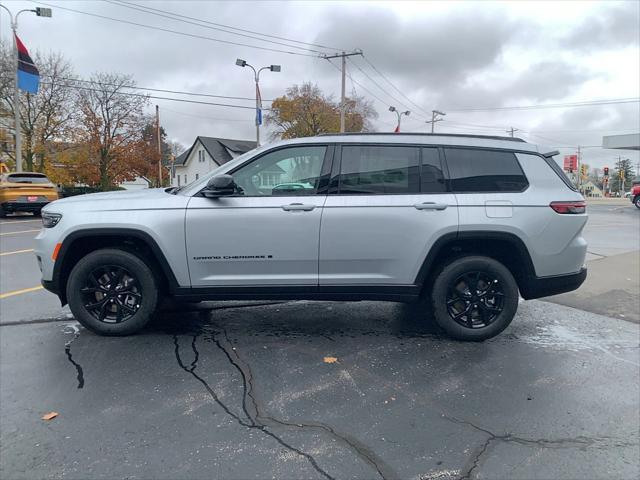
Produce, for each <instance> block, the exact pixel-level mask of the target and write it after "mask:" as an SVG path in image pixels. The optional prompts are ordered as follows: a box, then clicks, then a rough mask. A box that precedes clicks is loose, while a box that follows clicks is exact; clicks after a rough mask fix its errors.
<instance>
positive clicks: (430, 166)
mask: <svg viewBox="0 0 640 480" xmlns="http://www.w3.org/2000/svg"><path fill="white" fill-rule="evenodd" d="M420 184H421V186H422V187H421V192H422V193H438V192H445V191H446V190H447V186H446V185H445V182H444V175H443V174H442V164H441V163H440V155H439V154H438V149H437V148H423V149H422V170H421V171H420Z"/></svg>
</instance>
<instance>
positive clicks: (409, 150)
mask: <svg viewBox="0 0 640 480" xmlns="http://www.w3.org/2000/svg"><path fill="white" fill-rule="evenodd" d="M418 162H419V150H418V149H417V148H414V147H391V146H384V147H382V146H343V147H342V162H341V164H340V193H343V194H344V193H362V194H376V193H395V194H401V193H417V192H419V190H420V185H419V170H418Z"/></svg>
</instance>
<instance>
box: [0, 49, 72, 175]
mask: <svg viewBox="0 0 640 480" xmlns="http://www.w3.org/2000/svg"><path fill="white" fill-rule="evenodd" d="M34 57H35V59H34V61H35V63H36V65H37V66H38V69H39V70H40V77H41V79H40V88H39V89H38V93H37V94H30V93H24V92H20V95H19V99H20V100H19V101H20V128H21V132H22V136H23V142H22V148H23V158H24V162H25V164H26V169H27V170H28V171H32V170H34V166H36V158H37V169H38V170H39V171H43V170H44V167H45V159H46V152H47V143H48V142H50V141H52V140H60V139H62V138H63V137H64V134H65V129H66V128H68V127H69V126H70V125H71V122H72V120H73V115H72V112H73V111H74V110H73V103H74V97H75V92H74V89H73V87H74V86H75V82H74V80H73V77H74V73H73V69H72V67H71V64H70V63H69V62H68V61H67V60H65V59H64V57H63V56H62V55H61V54H59V53H54V52H50V53H48V54H46V55H42V54H40V53H39V52H36V54H35V56H34ZM0 63H1V66H2V72H3V73H2V75H1V76H0V100H1V105H2V106H1V107H0V118H1V119H2V120H1V122H2V126H3V128H5V129H7V130H8V129H9V125H11V129H12V130H13V126H14V125H13V123H14V122H13V115H14V97H13V88H14V79H13V74H12V72H13V71H14V68H15V66H14V64H13V58H12V52H11V48H9V47H8V46H7V44H6V43H2V44H0ZM3 150H4V153H5V154H6V155H7V156H8V157H9V158H11V159H12V160H15V155H14V153H15V152H13V148H9V147H8V145H5V146H4V147H3Z"/></svg>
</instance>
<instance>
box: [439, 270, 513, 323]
mask: <svg viewBox="0 0 640 480" xmlns="http://www.w3.org/2000/svg"><path fill="white" fill-rule="evenodd" d="M503 307H504V292H503V290H502V285H501V284H500V281H499V280H498V279H497V278H495V276H494V275H491V274H490V273H488V272H484V271H471V272H468V273H465V274H463V275H461V276H459V277H457V278H456V279H455V280H454V281H453V282H451V284H450V285H449V291H448V294H447V311H448V313H449V315H450V316H451V318H452V319H453V320H454V321H455V322H456V323H458V324H459V325H461V326H463V327H465V328H472V329H476V328H484V327H487V326H489V325H490V324H491V323H493V322H494V321H495V319H496V318H497V317H498V315H500V313H502V310H503Z"/></svg>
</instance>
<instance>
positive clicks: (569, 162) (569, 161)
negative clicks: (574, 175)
mask: <svg viewBox="0 0 640 480" xmlns="http://www.w3.org/2000/svg"><path fill="white" fill-rule="evenodd" d="M577 168H578V156H577V155H565V156H564V169H565V170H566V171H567V172H573V171H574V170H577Z"/></svg>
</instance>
